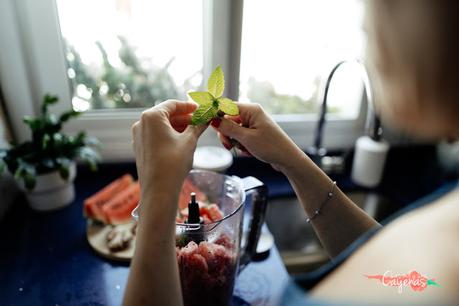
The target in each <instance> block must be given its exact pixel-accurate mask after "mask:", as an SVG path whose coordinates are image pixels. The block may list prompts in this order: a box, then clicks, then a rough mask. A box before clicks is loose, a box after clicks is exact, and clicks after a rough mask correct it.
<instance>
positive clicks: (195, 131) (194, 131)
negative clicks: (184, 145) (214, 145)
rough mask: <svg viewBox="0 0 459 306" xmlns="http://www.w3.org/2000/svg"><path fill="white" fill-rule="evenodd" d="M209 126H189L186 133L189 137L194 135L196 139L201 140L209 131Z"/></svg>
mask: <svg viewBox="0 0 459 306" xmlns="http://www.w3.org/2000/svg"><path fill="white" fill-rule="evenodd" d="M208 126H209V125H208V124H203V125H188V127H187V128H186V129H185V131H184V133H186V134H188V135H193V136H194V137H196V139H197V138H199V136H201V134H202V133H204V131H205V130H206V129H207V127H208Z"/></svg>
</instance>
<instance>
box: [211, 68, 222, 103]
mask: <svg viewBox="0 0 459 306" xmlns="http://www.w3.org/2000/svg"><path fill="white" fill-rule="evenodd" d="M224 90H225V76H224V75H223V71H222V67H220V66H217V68H216V69H215V70H214V71H213V72H212V74H211V75H210V77H209V80H208V81H207V91H208V92H209V93H210V94H211V95H212V96H213V97H214V98H216V99H218V98H220V97H221V96H222V95H223V91H224Z"/></svg>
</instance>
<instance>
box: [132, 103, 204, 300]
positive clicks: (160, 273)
mask: <svg viewBox="0 0 459 306" xmlns="http://www.w3.org/2000/svg"><path fill="white" fill-rule="evenodd" d="M196 108H197V105H196V104H195V103H193V102H180V101H166V102H163V103H161V104H159V105H157V106H155V107H153V108H151V109H149V110H147V111H145V112H143V113H142V116H141V119H140V120H139V121H138V122H136V123H135V124H134V125H133V127H132V138H133V146H134V153H135V158H136V166H137V174H138V176H139V181H140V186H141V190H142V195H141V200H140V201H141V203H142V204H141V209H140V214H139V223H138V229H137V240H136V248H135V254H134V257H133V259H132V262H131V270H130V272H129V279H128V284H127V287H126V291H125V294H124V302H123V304H124V305H126V306H127V305H135V306H139V305H182V304H183V301H182V293H181V290H180V280H179V273H178V266H177V258H176V253H175V216H176V214H177V207H178V194H179V191H180V188H181V186H182V184H183V181H184V179H185V177H186V175H187V174H188V172H189V171H190V169H191V165H192V163H193V153H194V151H195V149H196V143H197V140H198V137H199V136H200V135H201V133H202V132H203V131H204V130H205V129H206V128H207V126H199V127H197V126H189V123H190V119H191V113H192V112H193V111H194V110H195V109H196Z"/></svg>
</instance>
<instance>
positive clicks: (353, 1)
mask: <svg viewBox="0 0 459 306" xmlns="http://www.w3.org/2000/svg"><path fill="white" fill-rule="evenodd" d="M362 5H363V4H362V3H361V1H359V0H320V1H315V0H314V1H311V0H308V1H296V0H283V1H265V0H250V1H245V2H244V20H243V28H242V54H241V78H240V90H241V99H242V100H249V101H255V102H258V103H261V104H262V105H263V106H264V107H265V109H267V110H268V111H269V112H271V113H272V114H301V113H314V114H316V113H317V112H318V100H319V98H320V93H321V92H320V91H321V84H322V82H321V80H322V78H323V77H324V76H325V74H326V73H328V72H329V71H330V70H331V68H332V67H333V66H334V65H335V64H336V63H338V62H339V61H341V60H346V59H356V58H361V57H362V55H363V48H364V38H365V36H364V33H363V30H362V27H361V24H362V17H363V7H362ZM356 72H358V71H356V70H354V71H352V67H349V68H346V69H339V71H337V74H336V79H334V81H333V85H332V87H330V96H329V110H330V112H333V113H335V114H338V115H340V116H341V118H356V117H357V115H358V113H359V110H360V101H361V96H362V84H361V80H360V77H359V75H358V73H356Z"/></svg>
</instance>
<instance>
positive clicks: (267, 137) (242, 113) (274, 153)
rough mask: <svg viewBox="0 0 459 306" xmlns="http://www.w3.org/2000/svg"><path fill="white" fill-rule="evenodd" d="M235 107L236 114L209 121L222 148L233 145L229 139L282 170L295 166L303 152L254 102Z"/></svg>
mask: <svg viewBox="0 0 459 306" xmlns="http://www.w3.org/2000/svg"><path fill="white" fill-rule="evenodd" d="M238 107H239V116H235V117H229V116H225V118H223V119H222V120H221V121H220V120H214V121H213V122H212V126H213V127H214V128H216V129H217V131H218V136H219V138H220V141H221V142H222V144H223V145H224V146H225V148H227V149H228V150H230V149H231V148H232V147H233V144H234V142H233V143H232V142H231V138H232V139H235V140H237V141H238V142H239V143H240V144H241V145H242V146H243V147H244V148H242V151H246V153H250V154H251V155H253V156H255V157H256V158H258V159H260V160H262V161H264V162H267V163H269V164H271V165H272V166H273V168H274V169H276V170H279V171H285V170H286V169H288V168H289V167H292V166H294V165H293V162H294V161H296V160H298V159H299V158H297V157H299V156H302V155H303V154H304V153H303V152H302V151H301V150H300V149H299V148H298V147H297V146H296V144H295V143H294V142H293V141H292V140H291V139H290V138H289V137H288V136H287V134H285V132H284V131H283V130H282V129H281V128H280V127H279V126H278V125H277V124H276V123H275V122H274V121H273V120H272V119H271V118H270V117H269V116H268V115H267V114H266V113H265V112H264V110H263V108H262V107H261V106H260V105H259V104H255V103H238Z"/></svg>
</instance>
